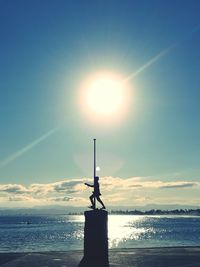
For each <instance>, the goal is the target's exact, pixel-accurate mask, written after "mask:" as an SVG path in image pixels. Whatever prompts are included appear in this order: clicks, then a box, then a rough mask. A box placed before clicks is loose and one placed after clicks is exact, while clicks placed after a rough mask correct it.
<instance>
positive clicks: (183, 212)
mask: <svg viewBox="0 0 200 267" xmlns="http://www.w3.org/2000/svg"><path fill="white" fill-rule="evenodd" d="M108 213H109V215H179V216H200V209H173V210H161V209H151V210H147V211H141V210H136V209H135V210H128V209H127V210H121V209H120V210H108ZM83 214H84V211H81V212H67V209H66V212H64V211H63V210H62V211H57V212H55V210H53V211H52V212H51V210H50V209H48V210H43V211H40V210H34V209H17V210H15V209H5V210H0V216H20V215H21V216H41V215H45V216H50V215H61V216H62V215H63V216H64V215H83Z"/></svg>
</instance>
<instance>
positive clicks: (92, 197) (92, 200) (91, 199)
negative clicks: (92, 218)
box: [90, 195, 94, 207]
mask: <svg viewBox="0 0 200 267" xmlns="http://www.w3.org/2000/svg"><path fill="white" fill-rule="evenodd" d="M90 201H91V203H92V206H91V207H94V195H91V196H90Z"/></svg>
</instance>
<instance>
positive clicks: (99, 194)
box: [85, 176, 106, 209]
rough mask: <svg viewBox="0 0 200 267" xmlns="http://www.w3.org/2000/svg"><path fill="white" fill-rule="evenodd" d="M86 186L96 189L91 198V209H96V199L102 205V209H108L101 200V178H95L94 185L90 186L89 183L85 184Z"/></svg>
mask: <svg viewBox="0 0 200 267" xmlns="http://www.w3.org/2000/svg"><path fill="white" fill-rule="evenodd" d="M85 185H87V186H89V187H93V188H94V191H93V194H92V195H91V196H90V201H91V203H92V206H90V208H91V209H95V198H96V200H97V201H98V202H99V203H100V204H101V205H102V208H101V209H105V208H106V207H105V206H104V204H103V201H102V200H101V199H100V196H101V193H100V189H99V177H98V176H95V177H94V184H93V185H91V184H88V183H85Z"/></svg>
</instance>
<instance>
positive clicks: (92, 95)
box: [80, 74, 129, 122]
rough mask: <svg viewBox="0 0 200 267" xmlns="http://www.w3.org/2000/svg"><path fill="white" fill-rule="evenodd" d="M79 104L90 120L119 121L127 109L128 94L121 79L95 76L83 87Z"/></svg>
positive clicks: (109, 76)
mask: <svg viewBox="0 0 200 267" xmlns="http://www.w3.org/2000/svg"><path fill="white" fill-rule="evenodd" d="M80 102H81V105H82V107H83V110H84V112H86V113H87V115H89V116H90V117H91V118H95V119H97V118H98V119H99V120H103V121H104V122H105V121H106V120H110V119H111V118H112V120H114V119H115V118H116V119H119V118H120V117H121V115H122V114H124V111H125V110H126V109H127V106H128V102H129V94H128V90H127V86H125V83H123V79H122V78H120V77H119V76H114V75H108V74H107V75H106V74H102V75H96V76H94V77H92V78H90V79H89V80H88V81H87V82H86V83H85V84H84V86H83V88H82V93H81V97H80Z"/></svg>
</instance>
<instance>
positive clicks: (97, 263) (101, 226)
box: [79, 209, 109, 267]
mask: <svg viewBox="0 0 200 267" xmlns="http://www.w3.org/2000/svg"><path fill="white" fill-rule="evenodd" d="M107 223H108V213H107V211H105V210H98V209H95V210H90V211H85V227H84V256H83V259H82V260H81V262H80V264H79V267H109V260H108V227H107Z"/></svg>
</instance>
